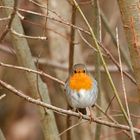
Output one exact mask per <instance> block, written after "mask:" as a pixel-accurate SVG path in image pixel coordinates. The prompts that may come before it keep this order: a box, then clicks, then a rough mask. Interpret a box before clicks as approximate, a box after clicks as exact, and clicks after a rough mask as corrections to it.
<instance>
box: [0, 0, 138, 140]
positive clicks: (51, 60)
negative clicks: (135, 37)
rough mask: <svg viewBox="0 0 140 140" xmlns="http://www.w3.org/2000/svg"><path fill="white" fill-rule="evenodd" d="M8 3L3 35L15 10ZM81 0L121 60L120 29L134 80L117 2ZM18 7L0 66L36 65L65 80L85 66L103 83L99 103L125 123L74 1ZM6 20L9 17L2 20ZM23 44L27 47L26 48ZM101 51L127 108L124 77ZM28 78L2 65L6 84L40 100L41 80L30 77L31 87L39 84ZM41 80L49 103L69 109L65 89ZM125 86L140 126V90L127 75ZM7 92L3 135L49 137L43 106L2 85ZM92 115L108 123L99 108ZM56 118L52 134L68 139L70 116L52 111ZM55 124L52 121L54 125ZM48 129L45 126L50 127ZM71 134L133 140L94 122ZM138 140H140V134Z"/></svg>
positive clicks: (0, 46) (90, 139) (22, 139)
mask: <svg viewBox="0 0 140 140" xmlns="http://www.w3.org/2000/svg"><path fill="white" fill-rule="evenodd" d="M10 1H11V3H13V1H12V0H1V1H0V19H1V20H0V30H1V32H0V36H1V35H2V34H3V32H4V31H5V29H6V28H7V25H8V23H9V19H8V16H9V14H8V13H11V12H12V9H11V8H9V7H13V6H12V5H11V6H10V3H9V2H10ZM77 2H78V4H79V5H80V7H81V9H82V11H83V13H84V14H85V16H86V18H87V19H88V21H89V23H90V25H91V27H92V29H93V30H94V32H95V34H96V37H97V39H98V40H99V42H101V43H102V45H103V47H105V48H106V49H107V50H108V51H109V52H110V54H111V55H112V56H113V57H114V58H115V59H116V60H117V61H118V62H119V59H118V50H117V47H116V28H117V29H118V39H119V44H120V48H121V59H122V68H123V70H124V71H125V72H128V73H129V74H130V75H131V76H132V77H133V76H134V72H133V70H132V66H131V59H130V52H129V49H128V42H127V41H126V37H125V33H124V30H123V24H122V21H121V15H120V10H119V6H118V3H117V1H116V0H99V1H96V0H95V1H94V0H77ZM8 3H9V4H8ZM7 4H8V5H7ZM16 6H17V7H18V9H17V11H18V12H17V13H16V18H17V19H18V20H15V21H14V20H13V23H12V24H13V25H11V27H12V29H13V30H15V31H16V33H17V34H16V33H14V31H13V30H10V29H9V32H8V33H7V34H6V36H4V37H3V38H2V37H1V40H0V62H3V63H7V64H11V65H19V66H25V67H29V68H32V69H34V68H35V66H36V69H37V70H38V69H40V70H42V71H44V72H45V73H47V74H49V75H51V76H53V77H56V78H58V79H60V80H62V81H64V82H65V81H66V79H67V77H68V75H69V69H70V68H71V66H72V64H76V63H84V64H86V66H87V68H88V70H89V71H90V72H91V73H92V75H93V76H94V77H95V78H96V80H97V81H98V83H99V89H100V90H99V96H98V101H97V104H98V105H99V106H100V107H101V108H102V110H103V111H104V112H105V111H106V109H107V107H108V105H109V104H110V106H109V109H108V110H107V114H108V115H110V116H111V117H113V118H114V119H115V120H116V121H117V122H119V123H121V124H126V121H125V119H124V117H123V115H122V112H121V110H120V107H119V105H118V102H117V100H116V98H114V99H113V100H112V98H113V97H114V93H113V90H112V88H111V86H110V83H109V81H108V77H107V74H106V72H105V70H104V69H103V66H102V63H101V60H100V58H99V55H98V53H97V50H96V49H94V48H96V47H95V44H94V41H93V39H92V37H91V35H90V33H89V30H88V27H87V25H86V24H85V22H84V20H83V18H82V16H81V14H80V13H79V12H78V10H76V9H75V8H74V6H73V3H72V2H71V1H70V0H59V1H58V0H18V1H17V5H16ZM6 17H7V19H4V18H6ZM20 21H21V22H20ZM14 24H15V25H14ZM19 24H20V25H19ZM20 26H21V27H23V30H24V33H22V32H18V31H20V29H19V28H20ZM18 33H19V34H18ZM20 34H21V36H20ZM22 35H26V36H22ZM32 37H36V38H32ZM41 37H42V38H41ZM45 37H47V39H45ZM17 40H19V41H17ZM25 40H26V43H25V44H23V42H24V41H25ZM20 43H21V44H20ZM91 46H93V47H91ZM101 51H102V53H103V56H104V59H105V61H106V64H107V67H108V69H109V72H110V74H111V76H112V79H113V82H114V84H115V87H116V89H117V91H118V93H119V96H120V98H121V100H122V102H123V105H124V106H125V102H124V93H123V90H122V82H121V74H120V72H119V71H118V68H117V67H116V65H115V64H114V63H113V62H112V60H111V58H110V57H108V55H107V53H106V52H105V51H104V49H102V48H101ZM29 56H30V57H29ZM28 75H30V74H29V73H26V72H25V71H22V70H18V69H13V68H8V67H3V66H0V78H1V79H2V80H3V81H5V82H7V83H9V84H11V85H13V86H14V87H15V88H16V89H19V90H21V91H23V93H25V94H27V95H29V96H31V97H34V98H36V99H38V98H39V97H40V96H39V95H34V93H33V91H32V88H33V87H34V86H35V87H38V86H40V85H39V84H37V83H38V78H37V77H38V76H36V75H35V74H34V75H32V76H33V77H34V81H33V83H36V84H35V85H32V84H29V82H31V81H30V80H29V79H28ZM41 79H42V81H43V82H44V83H45V88H46V89H48V90H47V91H46V94H48V95H49V97H50V101H51V104H52V105H54V106H57V107H59V108H63V109H67V101H66V98H65V91H64V86H63V85H61V84H60V83H57V82H55V81H53V80H51V79H48V78H46V77H43V76H42V77H41ZM124 82H125V88H126V93H127V99H128V104H129V109H130V114H131V119H132V122H133V125H134V126H135V127H139V118H140V116H139V115H140V111H139V104H140V102H139V95H138V92H137V87H136V84H134V82H132V80H130V79H129V78H128V77H127V76H124ZM46 85H47V87H46ZM40 92H41V91H40ZM3 94H6V96H5V97H4V98H3V99H1V100H0V128H1V132H2V133H3V134H4V137H5V138H6V139H7V140H44V139H46V138H45V137H44V136H43V133H44V132H43V131H42V123H43V122H42V118H41V117H40V114H39V113H38V108H39V107H38V106H36V105H33V104H31V103H29V102H27V101H25V100H23V99H21V98H20V97H18V96H16V95H14V94H13V93H12V92H10V91H8V90H7V89H5V88H2V87H1V88H0V95H3ZM38 94H39V93H38ZM47 98H48V97H47ZM111 100H112V101H111ZM50 101H49V102H50ZM93 113H94V116H96V117H99V118H101V119H103V120H109V119H108V118H107V117H106V116H105V115H104V114H102V113H101V112H100V111H99V110H98V109H97V107H94V109H93ZM54 115H55V120H56V128H57V130H56V131H54V133H55V132H56V133H58V134H55V135H57V138H56V139H58V140H59V139H62V140H66V137H67V135H66V132H65V133H63V134H62V135H60V136H59V134H61V132H63V131H64V130H66V129H67V128H68V125H67V118H66V116H65V115H62V114H57V113H54ZM55 120H53V122H54V123H55ZM71 120H72V123H71V125H74V124H76V123H77V122H78V119H77V118H75V117H71ZM109 121H110V120H109ZM45 125H46V126H47V124H45ZM71 134H72V135H71V139H72V140H79V139H80V140H85V139H86V140H102V139H104V140H105V139H106V140H117V139H120V140H129V139H130V136H131V135H130V133H127V134H126V133H124V131H123V130H120V129H114V128H110V127H107V126H104V125H98V124H95V123H92V124H90V123H89V122H82V123H81V124H79V125H78V126H75V127H73V128H72V129H71ZM136 138H137V139H139V138H140V136H139V135H136Z"/></svg>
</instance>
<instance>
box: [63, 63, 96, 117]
mask: <svg viewBox="0 0 140 140" xmlns="http://www.w3.org/2000/svg"><path fill="white" fill-rule="evenodd" d="M65 89H66V97H67V101H68V103H69V105H70V106H71V107H72V108H74V109H78V110H79V109H85V108H86V107H88V108H90V107H92V106H93V105H94V104H95V102H96V99H97V94H98V88H97V81H96V80H95V79H94V78H93V77H92V76H91V75H90V73H89V72H88V71H87V69H86V66H85V65H84V64H75V65H74V66H73V68H72V71H71V73H70V76H69V77H68V80H67V81H66V84H65ZM90 115H91V114H90Z"/></svg>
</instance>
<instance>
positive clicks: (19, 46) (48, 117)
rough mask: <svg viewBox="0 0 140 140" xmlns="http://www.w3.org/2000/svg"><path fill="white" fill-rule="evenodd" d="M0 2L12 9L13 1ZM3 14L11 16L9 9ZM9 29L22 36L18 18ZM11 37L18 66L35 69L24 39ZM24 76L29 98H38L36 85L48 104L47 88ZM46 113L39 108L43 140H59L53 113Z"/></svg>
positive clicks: (2, 0)
mask: <svg viewBox="0 0 140 140" xmlns="http://www.w3.org/2000/svg"><path fill="white" fill-rule="evenodd" d="M1 2H2V4H3V5H5V6H8V7H13V5H14V0H1ZM5 12H6V14H7V15H9V14H11V10H9V9H6V11H5ZM11 28H12V29H14V30H15V31H16V32H18V33H20V34H24V31H23V27H22V24H21V21H20V19H19V17H18V16H15V18H14V20H13V22H12V26H11ZM11 36H12V44H13V46H14V48H15V50H16V55H17V59H18V62H19V64H20V65H22V66H24V67H28V68H30V69H36V67H35V64H34V61H33V59H32V55H31V52H30V48H29V46H28V42H27V40H26V39H25V38H19V37H17V36H15V35H13V34H11ZM25 76H26V78H27V81H28V84H29V89H30V93H31V96H32V97H35V98H38V97H39V94H38V89H37V85H38V88H39V92H40V94H41V98H42V100H43V101H44V102H46V103H50V98H49V94H48V89H47V86H46V85H45V84H44V83H43V82H42V80H41V78H40V77H39V78H38V83H37V78H36V75H35V74H32V73H27V72H26V73H25ZM46 112H47V114H45V110H44V108H41V107H40V108H39V113H40V117H41V120H42V122H41V123H42V129H43V134H44V137H45V140H55V139H57V140H59V137H58V130H57V126H56V123H55V118H54V115H53V112H52V111H51V110H46Z"/></svg>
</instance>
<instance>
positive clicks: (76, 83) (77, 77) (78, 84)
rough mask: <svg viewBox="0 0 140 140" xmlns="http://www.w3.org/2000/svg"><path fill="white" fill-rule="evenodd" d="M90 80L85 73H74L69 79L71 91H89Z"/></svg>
mask: <svg viewBox="0 0 140 140" xmlns="http://www.w3.org/2000/svg"><path fill="white" fill-rule="evenodd" d="M92 82H93V81H92V79H91V77H90V76H89V75H87V74H86V73H76V74H73V76H71V78H70V82H69V86H70V88H71V89H73V90H77V91H79V90H80V89H86V90H89V89H91V87H92Z"/></svg>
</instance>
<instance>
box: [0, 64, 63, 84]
mask: <svg viewBox="0 0 140 140" xmlns="http://www.w3.org/2000/svg"><path fill="white" fill-rule="evenodd" d="M0 66H3V67H9V68H14V69H18V70H24V71H27V72H32V73H36V74H39V75H41V76H45V77H47V78H49V79H51V80H53V81H55V82H58V83H59V84H61V85H65V83H64V82H63V81H61V80H59V79H57V78H55V77H53V76H51V75H49V74H47V73H45V72H43V71H41V70H40V71H36V70H32V69H29V68H25V67H20V66H15V65H10V64H4V63H2V62H0Z"/></svg>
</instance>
